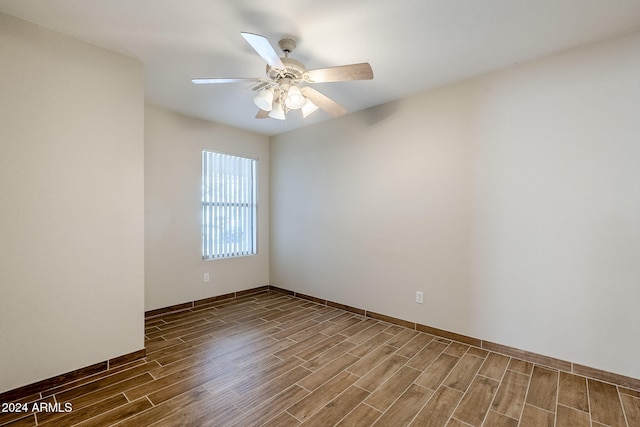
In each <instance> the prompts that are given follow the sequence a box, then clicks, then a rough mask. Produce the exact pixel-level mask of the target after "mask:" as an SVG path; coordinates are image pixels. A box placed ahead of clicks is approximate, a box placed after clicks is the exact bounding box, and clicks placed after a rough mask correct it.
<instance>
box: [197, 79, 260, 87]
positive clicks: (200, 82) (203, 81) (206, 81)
mask: <svg viewBox="0 0 640 427" xmlns="http://www.w3.org/2000/svg"><path fill="white" fill-rule="evenodd" d="M258 80H260V79H257V78H255V79H249V78H247V79H244V78H239V79H215V78H203V79H191V82H192V83H194V84H197V85H209V84H213V83H242V82H257V81H258Z"/></svg>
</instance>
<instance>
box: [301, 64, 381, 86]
mask: <svg viewBox="0 0 640 427" xmlns="http://www.w3.org/2000/svg"><path fill="white" fill-rule="evenodd" d="M307 77H308V78H309V80H310V81H311V82H312V83H328V82H344V81H349V80H371V79H373V70H372V69H371V65H369V63H367V62H363V63H360V64H351V65H340V66H338V67H329V68H318V69H317V70H309V71H307Z"/></svg>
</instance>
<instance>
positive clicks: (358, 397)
mask: <svg viewBox="0 0 640 427" xmlns="http://www.w3.org/2000/svg"><path fill="white" fill-rule="evenodd" d="M146 337H147V342H146V348H147V357H146V358H145V359H143V360H139V361H136V362H132V363H130V364H127V365H124V366H121V367H118V368H116V369H114V370H110V371H108V372H104V373H100V374H97V375H93V376H90V377H86V378H83V379H80V380H76V381H74V382H71V383H68V384H64V385H62V386H58V387H56V388H55V389H52V390H47V391H43V392H42V393H40V394H37V395H34V396H31V397H30V399H28V401H29V402H30V403H29V405H32V403H33V402H44V403H45V406H44V408H45V409H44V410H43V411H40V412H39V411H32V410H30V411H27V412H24V413H19V412H13V413H6V412H5V413H0V425H11V426H35V425H38V426H56V427H59V426H72V425H79V426H111V425H117V426H136V427H139V426H179V425H190V426H216V427H220V426H241V427H244V426H277V427H287V426H322V427H327V426H342V427H354V426H384V427H391V426H434V427H435V426H448V427H469V426H474V427H480V426H491V427H494V426H497V427H500V426H509V427H511V426H514V427H515V426H535V427H539V426H551V427H553V426H557V427H562V426H577V427H580V426H589V427H591V426H593V427H598V426H609V427H634V426H636V427H640V392H638V391H634V390H630V389H626V388H623V387H618V386H615V385H611V384H608V383H604V382H600V381H596V380H593V379H589V378H585V377H582V376H578V375H574V374H570V373H566V372H559V371H557V370H554V369H549V368H547V367H543V366H538V365H534V364H531V363H529V362H525V361H523V360H519V359H515V358H510V357H508V356H504V355H501V354H498V353H494V352H489V351H487V350H483V349H480V348H477V347H471V346H468V345H466V344H462V343H459V342H455V341H450V340H448V339H445V338H442V337H437V336H433V335H429V334H426V333H422V332H417V331H415V330H410V329H406V328H404V327H400V326H398V325H392V324H389V323H385V322H383V321H380V320H375V319H371V318H366V317H364V316H362V315H359V314H354V313H351V312H346V311H342V310H339V309H336V308H331V307H327V306H323V305H319V304H316V303H313V302H310V301H305V300H302V299H297V298H293V297H291V296H288V295H283V294H280V293H276V292H263V293H259V294H255V295H249V296H244V297H241V298H238V299H236V300H231V301H222V302H216V303H212V304H210V305H208V306H199V307H196V308H195V309H192V310H189V311H185V312H180V313H174V314H166V315H163V316H160V317H156V318H152V319H148V320H147V322H146ZM21 403H27V401H24V402H21ZM47 404H50V405H55V404H60V405H61V406H60V407H64V405H65V404H67V405H69V407H70V408H72V410H71V411H70V412H64V411H60V412H56V411H52V410H51V408H52V406H49V407H47V406H46V405H47ZM46 408H48V409H46Z"/></svg>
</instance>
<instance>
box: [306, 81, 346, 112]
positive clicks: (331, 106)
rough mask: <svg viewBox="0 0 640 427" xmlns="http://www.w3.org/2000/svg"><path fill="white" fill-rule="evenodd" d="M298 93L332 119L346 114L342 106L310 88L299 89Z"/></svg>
mask: <svg viewBox="0 0 640 427" xmlns="http://www.w3.org/2000/svg"><path fill="white" fill-rule="evenodd" d="M300 91H302V94H303V95H304V96H306V97H307V98H309V99H310V100H311V102H313V103H314V104H316V105H317V106H318V108H320V109H321V110H324V111H326V112H327V113H329V114H330V115H331V116H333V117H340V116H342V115H343V114H346V112H347V109H346V108H344V107H343V106H342V105H340V104H338V103H337V102H335V101H334V100H332V99H331V98H329V97H327V96H326V95H323V94H322V93H320V92H318V91H317V90H315V89H313V88H312V87H309V86H304V87H302V88H300Z"/></svg>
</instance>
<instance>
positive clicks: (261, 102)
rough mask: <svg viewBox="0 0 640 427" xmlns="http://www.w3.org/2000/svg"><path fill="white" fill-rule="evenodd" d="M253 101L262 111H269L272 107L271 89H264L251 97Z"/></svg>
mask: <svg viewBox="0 0 640 427" xmlns="http://www.w3.org/2000/svg"><path fill="white" fill-rule="evenodd" d="M253 102H254V103H255V104H256V105H257V106H258V108H259V109H261V110H264V111H271V109H272V108H273V90H272V89H264V90H262V91H261V92H260V93H259V94H257V95H256V96H255V97H254V98H253Z"/></svg>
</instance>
